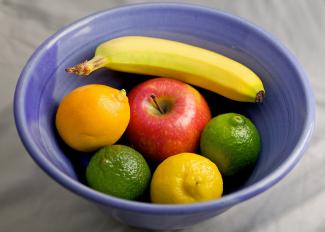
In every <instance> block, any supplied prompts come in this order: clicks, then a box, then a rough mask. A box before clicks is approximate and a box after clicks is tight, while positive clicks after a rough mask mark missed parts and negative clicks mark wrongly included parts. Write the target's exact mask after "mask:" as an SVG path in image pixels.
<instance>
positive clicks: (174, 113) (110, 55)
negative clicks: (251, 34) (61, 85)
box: [55, 36, 265, 204]
mask: <svg viewBox="0 0 325 232" xmlns="http://www.w3.org/2000/svg"><path fill="white" fill-rule="evenodd" d="M101 67H107V68H110V69H113V70H118V71H124V72H132V73H141V74H148V75H154V76H163V77H160V78H152V79H149V80H147V81H144V82H142V83H140V84H139V85H137V86H135V87H134V88H133V89H131V91H130V92H129V93H126V91H125V90H123V89H122V90H118V89H115V88H112V87H109V86H106V85H100V84H89V85H85V86H82V87H79V88H77V89H75V90H73V91H71V92H70V93H69V94H67V95H66V96H65V97H64V98H63V99H62V101H61V103H60V105H59V107H58V110H57V114H56V121H55V123H56V128H57V130H58V132H59V135H60V136H61V138H62V139H63V140H64V141H65V143H66V144H68V145H69V146H70V147H72V148H73V149H75V150H78V151H81V152H92V153H93V156H92V158H91V160H90V162H89V164H88V167H87V170H86V179H87V182H88V185H89V186H90V187H92V188H94V189H96V190H98V191H100V192H103V193H106V194H109V195H112V196H116V197H120V198H124V199H129V200H137V199H139V198H140V197H141V196H142V195H143V194H144V193H145V191H146V190H147V189H149V188H150V199H151V201H152V202H153V203H164V204H170V203H173V204H179V203H195V202H202V201H208V200H213V199H217V198H219V197H221V196H222V194H223V188H224V187H223V180H225V179H226V178H231V179H234V178H237V176H240V175H242V174H243V173H244V172H245V171H246V170H247V169H249V168H251V167H253V166H254V164H255V163H256V161H257V159H258V154H259V151H260V137H259V133H258V131H257V129H256V127H255V126H254V124H253V123H252V122H251V121H250V120H249V119H248V118H246V117H245V116H243V115H240V114H237V113H226V114H221V115H217V116H214V117H213V115H211V111H210V108H209V105H208V103H207V101H206V100H205V98H204V96H203V95H202V94H201V93H200V92H199V91H198V90H197V89H195V88H194V86H198V87H202V88H205V89H207V90H210V91H213V92H215V93H218V94H221V95H223V96H225V97H227V98H230V99H232V100H237V101H246V102H262V101H263V98H264V92H265V91H264V87H263V84H262V82H261V80H260V79H259V78H258V77H257V76H256V74H255V73H253V72H252V71H251V70H250V69H248V68H247V67H245V66H243V65H242V64H240V63H238V62H236V61H233V60H231V59H229V58H227V57H224V56H222V55H220V54H217V53H215V52H212V51H208V50H205V49H202V48H197V47H194V46H191V45H187V44H183V43H179V42H175V41H170V40H164V39H158V38H150V37H138V36H128V37H120V38H117V39H113V40H110V41H107V42H105V43H103V44H101V45H100V46H98V47H97V49H96V54H95V57H94V58H93V59H91V60H90V61H86V62H84V63H81V64H79V65H76V66H74V67H71V68H68V69H66V70H67V71H68V72H70V73H75V74H78V75H89V74H90V73H91V72H93V71H95V70H96V69H98V68H101ZM190 84H191V85H190ZM212 117H213V118H212ZM123 135H125V137H126V141H127V142H125V143H124V144H120V143H119V142H120V141H121V140H120V138H121V137H122V136H123ZM149 163H150V165H149ZM152 173H153V174H152ZM231 179H229V180H231ZM227 180H228V179H227Z"/></svg>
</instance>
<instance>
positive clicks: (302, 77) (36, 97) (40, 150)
mask: <svg viewBox="0 0 325 232" xmlns="http://www.w3.org/2000/svg"><path fill="white" fill-rule="evenodd" d="M162 19H163V20H162ZM85 28H87V30H84V29H85ZM88 29H89V30H88ZM134 34H137V35H147V36H148V35H150V36H156V37H163V38H167V39H170V40H174V41H181V42H184V43H188V44H191V45H195V46H198V47H204V48H206V49H209V50H212V51H216V52H220V53H222V54H223V55H225V56H228V57H231V58H232V59H235V60H237V61H238V62H240V63H242V64H244V65H246V66H248V67H249V68H250V69H252V70H254V72H256V73H257V74H259V76H260V77H261V79H262V81H263V84H264V87H265V89H266V92H267V96H266V98H265V99H264V101H263V104H262V105H261V104H250V103H240V102H235V101H228V100H227V99H223V98H220V97H217V96H216V97H209V96H210V94H207V95H205V96H207V98H206V100H207V101H208V103H209V105H210V108H211V111H212V112H216V111H218V113H219V112H220V111H223V112H220V113H226V112H236V110H235V109H238V111H240V112H241V113H242V114H244V115H246V116H247V117H248V118H250V119H251V120H252V121H253V122H254V124H255V125H256V127H257V128H258V130H259V132H260V135H261V138H262V140H261V143H262V144H261V145H262V150H261V153H260V156H259V160H258V162H257V163H256V165H255V168H254V172H253V174H252V175H251V176H250V177H249V178H248V179H247V181H246V182H245V184H244V185H242V186H241V187H240V188H238V189H236V190H235V191H232V192H228V193H226V194H225V195H224V196H223V197H221V198H219V199H218V200H212V201H208V202H203V203H196V204H174V205H162V204H151V203H147V202H137V201H128V200H123V199H121V198H116V197H111V196H110V195H107V194H102V193H100V192H98V191H96V190H93V189H91V188H89V187H87V186H85V182H82V179H80V178H78V177H79V176H82V175H83V174H84V172H83V171H84V169H83V168H82V167H81V168H80V164H83V163H84V160H83V156H80V154H79V153H77V154H75V153H74V152H73V151H71V149H69V148H68V147H67V146H64V144H63V143H61V141H60V140H59V139H58V136H57V133H56V130H55V127H54V123H53V122H54V119H55V113H56V109H57V106H58V104H59V102H60V100H61V99H62V98H63V96H64V95H66V94H67V93H69V92H70V91H72V90H73V89H75V88H77V87H79V86H81V85H85V84H91V83H98V84H106V85H109V86H112V87H114V88H116V89H119V90H120V89H122V88H125V89H127V90H128V89H130V88H131V87H133V86H134V83H137V81H136V80H132V78H133V77H134V78H137V77H138V76H135V75H132V74H128V76H130V79H127V78H124V76H125V75H121V77H122V76H123V78H119V77H117V75H120V74H119V73H116V72H109V71H104V70H101V71H98V72H94V73H93V74H92V77H91V78H88V79H84V78H78V77H75V78H74V77H72V76H71V75H67V74H66V73H65V71H64V68H66V67H69V66H73V65H75V64H77V63H79V62H81V61H83V60H84V59H88V58H91V56H92V55H93V51H94V49H95V47H96V46H97V45H98V44H100V43H102V42H103V41H106V40H108V39H113V38H117V37H121V36H126V35H134ZM163 76H165V75H163ZM280 83H281V84H280ZM233 84H234V85H235V82H233ZM297 93H299V94H297ZM221 100H222V101H221ZM220 103H221V104H220ZM224 107H227V108H224ZM14 109H15V121H16V125H17V129H18V132H19V135H20V137H21V139H22V142H23V143H24V145H25V147H26V149H27V151H28V153H29V154H30V155H31V157H32V158H33V159H34V160H35V161H36V162H37V163H38V165H39V166H40V167H41V168H42V169H43V170H44V171H45V172H46V173H48V174H49V175H50V176H51V178H53V179H54V180H55V181H57V182H58V183H60V184H61V185H62V186H64V187H66V188H68V189H69V190H71V191H72V192H73V193H75V194H78V195H80V196H82V197H84V198H85V199H89V200H90V201H91V202H96V205H97V206H99V207H101V208H102V209H103V211H104V212H106V213H107V215H110V216H112V217H113V218H115V219H117V220H118V221H120V222H123V223H126V224H128V225H133V226H137V227H142V228H150V229H178V228H184V227H188V226H191V225H193V224H195V223H199V222H202V221H204V220H206V219H209V218H211V217H213V216H216V215H218V214H220V213H222V212H224V211H225V210H227V209H230V208H231V207H235V206H236V205H237V204H238V203H240V202H243V201H246V200H247V199H250V198H253V197H254V196H256V195H258V194H260V193H262V192H263V191H266V190H267V189H269V188H270V187H272V186H273V185H274V184H275V183H277V182H278V181H280V180H281V179H282V178H283V177H284V176H286V174H287V173H288V172H289V171H290V170H291V169H292V168H293V167H294V166H295V164H296V163H297V162H298V161H299V159H300V158H301V157H302V155H303V153H304V150H305V148H306V147H307V144H308V141H309V140H310V138H311V134H312V129H313V125H314V113H315V108H314V98H313V95H312V90H311V88H310V84H309V82H308V77H307V75H306V74H305V73H304V71H303V70H302V68H301V66H300V64H299V63H298V62H297V60H296V59H295V58H294V57H293V56H292V55H291V53H290V52H288V50H287V49H286V48H285V47H284V46H283V45H282V44H281V43H279V41H278V40H277V39H274V38H273V37H272V36H270V35H269V34H268V33H266V32H264V31H263V30H260V29H259V28H257V27H256V26H254V25H252V24H250V23H248V22H246V21H245V20H243V19H240V18H237V17H235V16H232V15H229V14H227V13H223V12H218V11H216V10H212V9H207V8H203V7H198V6H190V5H182V4H140V5H135V6H127V7H122V8H118V9H114V10H108V11H103V12H101V13H98V14H95V15H92V16H89V17H87V18H85V19H82V20H80V21H78V22H76V23H74V24H73V25H71V26H68V27H65V28H64V29H62V30H60V31H59V32H58V33H56V34H55V35H53V36H52V37H51V38H49V39H48V40H47V41H45V42H44V44H43V45H42V46H40V47H39V48H38V49H37V50H36V51H35V53H34V55H33V56H32V57H31V59H30V60H29V61H28V62H27V64H26V66H25V67H24V70H23V71H22V73H21V77H20V78H19V81H18V83H17V87H16V92H15V106H14ZM213 116H214V114H213ZM288 135H290V136H288ZM248 204H254V203H248ZM251 206H252V207H253V205H251Z"/></svg>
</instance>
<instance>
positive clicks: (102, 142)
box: [56, 84, 130, 152]
mask: <svg viewBox="0 0 325 232" xmlns="http://www.w3.org/2000/svg"><path fill="white" fill-rule="evenodd" d="M129 120H130V106H129V102H128V98H127V96H126V93H125V91H124V90H118V89H114V88H112V87H109V86H106V85H100V84H90V85H85V86H82V87H79V88H76V89H74V90H73V91H71V92H70V93H69V94H68V95H66V96H65V97H64V98H63V100H62V101H61V103H60V105H59V107H58V110H57V113H56V128H57V130H58V132H59V134H60V136H61V137H62V139H63V140H64V141H65V142H66V143H67V144H68V145H69V146H70V147H72V148H74V149H76V150H78V151H82V152H90V151H94V150H96V149H98V148H100V147H102V146H106V145H111V144H114V143H115V142H116V141H117V140H118V139H119V138H120V137H121V136H122V134H123V133H124V131H125V130H126V127H127V125H128V123H129Z"/></svg>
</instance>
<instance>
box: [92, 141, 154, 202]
mask: <svg viewBox="0 0 325 232" xmlns="http://www.w3.org/2000/svg"><path fill="white" fill-rule="evenodd" d="M86 179H87V182H88V184H89V186H90V187H92V188H94V189H96V190H98V191H100V192H103V193H106V194H109V195H113V196H116V197H120V198H124V199H129V200H134V199H137V198H138V197H139V196H141V195H142V194H143V193H144V192H145V190H146V188H147V187H148V185H149V184H150V179H151V172H150V169H149V166H148V164H147V162H146V160H145V159H144V158H143V156H142V155H141V154H140V153H139V152H137V151H136V150H134V149H133V148H131V147H128V146H125V145H111V146H107V147H103V148H102V149H100V150H99V151H98V152H96V153H95V155H94V156H93V157H92V158H91V160H90V162H89V164H88V167H87V171H86Z"/></svg>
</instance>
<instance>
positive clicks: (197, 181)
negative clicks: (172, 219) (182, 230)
mask: <svg viewBox="0 0 325 232" xmlns="http://www.w3.org/2000/svg"><path fill="white" fill-rule="evenodd" d="M222 191H223V181H222V176H221V174H220V172H219V170H218V168H217V166H216V165H215V164H214V163H213V162H212V161H210V160H209V159H207V158H205V157H203V156H201V155H197V154H194V153H180V154H178V155H173V156H170V157H168V158H167V159H165V160H164V161H163V162H162V163H160V164H159V166H158V167H157V169H156V170H155V172H154V174H153V177H152V180H151V186H150V196H151V201H152V202H153V203H160V204H185V203H196V202H203V201H209V200H214V199H218V198H220V197H221V195H222Z"/></svg>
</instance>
